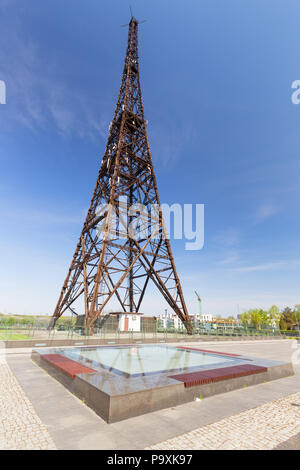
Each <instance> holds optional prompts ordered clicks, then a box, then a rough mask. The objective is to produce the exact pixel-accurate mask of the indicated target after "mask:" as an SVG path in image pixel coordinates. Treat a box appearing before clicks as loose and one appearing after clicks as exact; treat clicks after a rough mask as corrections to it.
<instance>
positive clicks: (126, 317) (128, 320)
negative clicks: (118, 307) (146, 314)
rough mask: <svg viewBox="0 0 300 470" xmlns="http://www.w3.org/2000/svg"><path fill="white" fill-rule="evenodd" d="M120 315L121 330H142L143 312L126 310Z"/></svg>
mask: <svg viewBox="0 0 300 470" xmlns="http://www.w3.org/2000/svg"><path fill="white" fill-rule="evenodd" d="M118 316H119V330H120V331H141V313H138V312H124V313H119V315H118Z"/></svg>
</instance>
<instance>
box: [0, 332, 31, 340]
mask: <svg viewBox="0 0 300 470" xmlns="http://www.w3.org/2000/svg"><path fill="white" fill-rule="evenodd" d="M9 339H11V340H23V339H30V337H29V336H28V335H26V334H23V333H12V334H10V333H8V334H6V333H0V341H6V340H9Z"/></svg>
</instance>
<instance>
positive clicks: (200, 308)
mask: <svg viewBox="0 0 300 470" xmlns="http://www.w3.org/2000/svg"><path fill="white" fill-rule="evenodd" d="M195 294H196V297H197V299H198V302H199V313H200V315H201V317H202V300H201V297H200V295H199V294H198V292H196V291H195Z"/></svg>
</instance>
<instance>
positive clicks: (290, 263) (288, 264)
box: [232, 260, 300, 273]
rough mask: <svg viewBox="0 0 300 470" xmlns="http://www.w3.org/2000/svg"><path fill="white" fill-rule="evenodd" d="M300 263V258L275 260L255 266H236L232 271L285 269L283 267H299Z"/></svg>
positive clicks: (246, 271)
mask: <svg viewBox="0 0 300 470" xmlns="http://www.w3.org/2000/svg"><path fill="white" fill-rule="evenodd" d="M299 265H300V260H287V261H275V262H271V263H265V264H257V265H254V266H244V267H239V268H234V269H233V270H232V271H236V272H240V273H249V272H256V271H271V270H283V269H293V268H297V267H298V266H299Z"/></svg>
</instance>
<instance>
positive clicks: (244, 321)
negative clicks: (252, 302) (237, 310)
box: [240, 312, 251, 325]
mask: <svg viewBox="0 0 300 470" xmlns="http://www.w3.org/2000/svg"><path fill="white" fill-rule="evenodd" d="M240 318H241V323H242V324H243V325H250V323H251V317H250V314H249V313H248V312H244V313H242V314H241V317H240Z"/></svg>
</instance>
